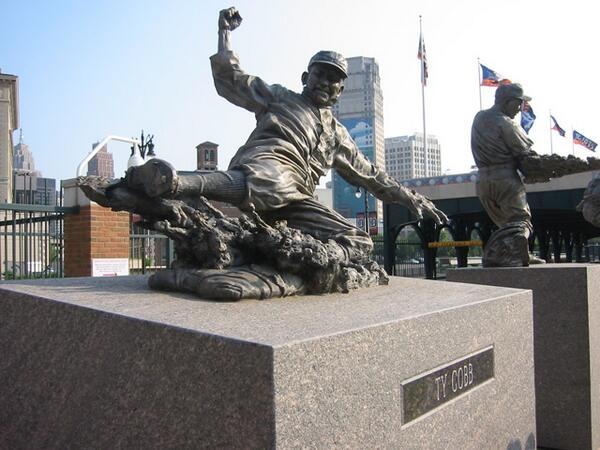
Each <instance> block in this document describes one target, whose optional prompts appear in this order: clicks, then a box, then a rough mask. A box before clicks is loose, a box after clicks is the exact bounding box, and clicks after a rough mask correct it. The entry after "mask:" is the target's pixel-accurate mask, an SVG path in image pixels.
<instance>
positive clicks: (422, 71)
mask: <svg viewBox="0 0 600 450" xmlns="http://www.w3.org/2000/svg"><path fill="white" fill-rule="evenodd" d="M419 40H420V41H421V42H420V43H421V45H422V46H423V47H425V43H424V42H423V27H422V25H421V15H419ZM422 52H423V53H425V48H423V49H422ZM425 58H426V56H425V55H423V56H422V58H421V101H422V103H423V160H424V169H425V176H428V173H429V172H428V170H427V127H426V125H425V61H424V59H425Z"/></svg>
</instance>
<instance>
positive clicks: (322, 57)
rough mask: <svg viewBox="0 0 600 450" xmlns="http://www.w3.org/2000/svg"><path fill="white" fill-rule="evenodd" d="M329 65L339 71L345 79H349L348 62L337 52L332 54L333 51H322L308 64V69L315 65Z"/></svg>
mask: <svg viewBox="0 0 600 450" xmlns="http://www.w3.org/2000/svg"><path fill="white" fill-rule="evenodd" d="M317 63H320V64H327V65H330V66H333V67H335V68H336V69H338V70H339V71H340V72H341V73H342V75H343V76H344V78H348V61H346V58H344V57H343V56H342V55H340V54H339V53H337V52H332V51H331V50H321V51H319V52H317V53H315V55H314V56H313V57H312V58H310V61H309V62H308V68H309V69H310V66H312V65H313V64H317Z"/></svg>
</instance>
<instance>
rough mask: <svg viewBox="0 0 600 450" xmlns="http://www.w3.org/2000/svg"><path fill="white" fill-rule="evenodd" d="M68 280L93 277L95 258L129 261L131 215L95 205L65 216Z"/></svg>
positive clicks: (66, 270)
mask: <svg viewBox="0 0 600 450" xmlns="http://www.w3.org/2000/svg"><path fill="white" fill-rule="evenodd" d="M64 233H65V276H67V277H88V276H91V275H92V258H129V213H127V212H113V211H111V210H110V209H108V208H104V207H102V206H99V205H96V204H91V205H86V206H82V207H80V211H79V214H66V215H65V230H64Z"/></svg>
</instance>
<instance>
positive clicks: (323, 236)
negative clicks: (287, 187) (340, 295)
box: [261, 199, 373, 262]
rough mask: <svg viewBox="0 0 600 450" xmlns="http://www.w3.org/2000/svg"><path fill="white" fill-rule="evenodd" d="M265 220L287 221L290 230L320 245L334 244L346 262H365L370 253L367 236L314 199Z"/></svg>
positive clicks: (285, 208)
mask: <svg viewBox="0 0 600 450" xmlns="http://www.w3.org/2000/svg"><path fill="white" fill-rule="evenodd" d="M261 216H264V217H265V218H266V220H268V221H270V222H273V221H275V220H286V221H287V224H288V226H289V227H291V228H296V229H298V230H300V231H302V232H303V233H306V234H309V235H311V236H313V237H314V238H316V239H318V240H319V241H321V242H325V243H326V242H330V241H333V242H335V243H336V244H337V245H338V246H339V247H340V249H341V251H342V252H343V255H341V257H342V258H344V259H345V260H347V261H356V262H359V261H366V260H368V259H369V258H370V255H371V251H372V250H373V242H372V241H371V238H370V237H369V235H368V234H367V233H365V232H364V231H363V230H359V229H358V228H356V227H355V226H353V225H352V224H351V223H349V222H348V221H347V220H346V219H345V218H344V217H343V216H342V215H341V214H338V213H337V212H335V211H333V210H331V209H329V208H328V207H327V206H325V205H323V204H322V203H319V202H318V201H316V200H313V199H307V200H302V201H299V202H292V203H290V204H289V205H287V206H285V207H283V208H280V209H277V210H274V211H266V212H264V213H261Z"/></svg>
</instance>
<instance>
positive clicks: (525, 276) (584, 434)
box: [447, 264, 600, 450]
mask: <svg viewBox="0 0 600 450" xmlns="http://www.w3.org/2000/svg"><path fill="white" fill-rule="evenodd" d="M447 279H448V281H458V282H464V283H475V284H486V285H493V286H503V287H512V288H522V289H531V290H533V326H534V353H535V384H536V390H535V397H536V422H537V440H538V445H539V446H540V447H548V448H554V449H565V450H567V449H577V450H579V449H581V450H584V449H597V448H600V265H591V264H546V265H540V266H531V267H518V268H516V267H515V268H509V267H506V268H486V269H482V268H467V269H456V270H451V271H448V276H447Z"/></svg>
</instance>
